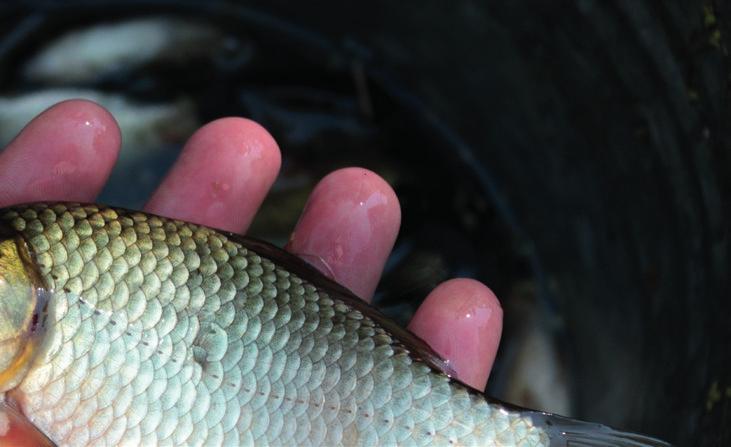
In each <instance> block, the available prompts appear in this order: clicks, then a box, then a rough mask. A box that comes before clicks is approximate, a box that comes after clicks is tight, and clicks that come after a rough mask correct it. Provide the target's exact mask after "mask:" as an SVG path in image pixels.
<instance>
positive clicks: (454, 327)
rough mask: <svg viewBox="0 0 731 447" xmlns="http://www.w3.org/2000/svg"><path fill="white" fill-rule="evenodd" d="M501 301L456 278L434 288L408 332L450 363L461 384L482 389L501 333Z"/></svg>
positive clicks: (476, 283)
mask: <svg viewBox="0 0 731 447" xmlns="http://www.w3.org/2000/svg"><path fill="white" fill-rule="evenodd" d="M502 320H503V311H502V307H501V306H500V301H499V300H498V299H497V297H496V296H495V294H494V293H493V292H492V290H490V289H489V288H488V287H487V286H485V285H484V284H482V283H481V282H479V281H476V280H473V279H467V278H458V279H452V280H449V281H446V282H444V283H442V284H440V285H439V286H438V287H437V288H435V289H434V290H433V291H432V292H431V293H430V294H429V295H428V296H427V297H426V299H425V300H424V302H423V303H422V305H421V306H420V307H419V309H418V310H417V312H416V314H415V315H414V318H413V319H412V320H411V323H410V324H409V329H410V330H411V331H412V332H414V333H415V334H416V335H418V336H419V337H421V338H422V339H424V341H426V342H427V343H428V344H429V345H430V346H431V347H432V348H433V349H434V350H435V351H436V352H437V353H439V354H440V355H442V356H443V357H444V358H445V359H446V360H449V362H450V365H451V366H452V368H453V369H454V371H455V372H456V373H457V376H458V377H459V379H460V380H462V381H463V382H465V383H466V384H468V385H471V386H472V387H474V388H476V389H479V390H482V389H484V388H485V385H486V383H487V378H488V377H489V375H490V369H491V368H492V364H493V362H494V360H495V355H496V354H497V349H498V346H499V344H500V335H501V333H502Z"/></svg>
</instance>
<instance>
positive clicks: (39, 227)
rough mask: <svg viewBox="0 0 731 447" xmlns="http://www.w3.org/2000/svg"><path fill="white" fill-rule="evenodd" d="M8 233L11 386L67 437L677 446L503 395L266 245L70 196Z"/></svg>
mask: <svg viewBox="0 0 731 447" xmlns="http://www.w3.org/2000/svg"><path fill="white" fill-rule="evenodd" d="M0 234H2V236H3V238H2V240H0V275H1V276H2V277H3V278H4V279H5V281H4V282H0V299H2V300H3V301H2V302H0V303H1V304H0V310H2V311H3V312H0V313H1V314H2V315H0V371H1V372H0V390H1V391H2V392H3V397H4V399H5V401H6V402H7V403H8V405H12V406H13V407H14V408H17V409H18V410H19V412H20V413H22V415H23V417H25V418H27V419H28V420H29V421H30V423H31V424H32V425H33V426H34V427H36V428H38V429H39V430H40V431H41V432H42V433H44V434H45V435H46V436H47V437H48V438H49V439H50V440H51V441H53V442H54V443H56V444H59V445H73V446H85V445H95V446H100V445H264V446H266V445H445V446H450V445H500V446H545V445H568V441H571V440H573V441H577V440H578V441H582V440H583V441H587V440H596V439H599V440H602V439H604V440H605V441H611V442H607V443H606V444H604V443H594V444H586V445H637V446H639V445H665V444H663V443H660V442H657V443H656V444H655V443H654V442H656V441H653V440H651V439H649V438H645V437H642V436H637V435H628V434H624V433H618V432H614V431H611V430H610V429H607V428H606V427H602V426H598V425H595V424H585V423H580V422H575V421H570V420H567V419H564V418H560V417H554V416H551V415H546V414H544V413H539V412H532V411H523V410H520V409H517V408H512V407H510V406H506V405H502V404H500V403H497V402H493V401H491V400H489V399H488V398H486V397H485V396H483V395H482V394H480V393H479V392H477V391H475V390H473V389H471V388H469V387H468V386H466V385H464V384H462V383H460V382H459V381H457V380H455V379H454V378H452V377H450V375H449V374H448V373H446V372H445V369H444V368H443V367H442V366H443V364H442V363H441V360H440V358H439V357H438V356H437V355H436V354H435V353H434V352H433V351H432V350H431V349H429V347H428V346H427V345H425V344H424V343H423V342H421V341H420V340H419V339H418V338H416V337H415V336H413V335H411V334H410V333H408V332H407V331H405V330H403V329H400V328H399V327H397V326H396V325H395V324H394V323H392V322H390V321H389V320H388V319H386V318H385V317H384V316H382V315H381V314H380V313H378V312H377V311H376V310H375V309H373V308H371V307H370V306H369V305H368V304H366V303H364V302H363V301H361V300H360V299H358V298H357V297H355V296H354V295H353V294H352V293H350V292H349V291H347V290H346V289H345V288H343V287H342V286H339V285H337V284H336V283H334V282H332V281H330V280H329V279H327V278H325V277H324V276H322V275H321V274H319V273H318V272H317V271H316V270H314V269H312V268H311V267H309V266H307V265H306V264H305V263H304V262H302V261H300V260H299V259H297V258H296V257H294V256H291V255H288V254H286V253H285V252H283V251H281V250H278V249H276V248H274V247H272V246H269V245H266V244H264V243H262V242H258V241H254V240H251V239H246V238H243V237H241V236H238V235H234V234H230V233H225V232H221V231H218V230H214V229H210V228H206V227H203V226H199V225H194V224H190V223H185V222H181V221H176V220H172V219H166V218H162V217H158V216H153V215H149V214H145V213H141V212H134V211H127V210H121V209H114V208H109V207H104V206H98V205H78V204H64V203H56V204H33V205H28V206H19V207H14V208H8V209H5V210H2V211H0ZM25 282H27V283H29V284H32V287H30V288H29V289H28V290H25V289H24V288H23V287H22V286H23V284H24V283H25ZM3 284H6V285H7V286H3ZM6 295H7V296H9V297H10V299H6V298H5V296H6ZM25 302H27V303H28V304H27V305H26V306H25V307H23V304H22V303H25ZM6 303H8V304H6ZM19 303H20V304H19ZM5 308H8V309H5ZM24 309H25V310H24ZM15 333H17V334H20V335H18V336H17V337H14V336H13V334H15ZM18 340H22V341H23V343H19V342H18ZM1 426H2V424H0V429H1ZM618 436H619V437H618ZM625 442H627V443H625ZM576 445H582V444H576Z"/></svg>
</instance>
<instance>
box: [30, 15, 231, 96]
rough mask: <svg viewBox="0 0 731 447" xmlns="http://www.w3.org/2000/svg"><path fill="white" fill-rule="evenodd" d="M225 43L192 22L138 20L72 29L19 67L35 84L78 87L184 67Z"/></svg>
mask: <svg viewBox="0 0 731 447" xmlns="http://www.w3.org/2000/svg"><path fill="white" fill-rule="evenodd" d="M225 43H226V38H225V37H224V36H223V35H221V33H220V32H219V31H218V30H216V29H215V28H214V27H212V26H210V25H207V24H205V23H199V22H197V21H195V20H186V19H180V18H170V17H155V16H151V17H143V18H136V19H132V20H123V21H116V22H109V23H99V24H94V25H91V26H87V27H82V28H79V29H72V30H69V31H67V32H65V33H64V34H62V35H61V36H60V37H57V38H55V39H53V40H51V41H50V43H48V44H47V45H45V46H44V47H43V48H42V49H41V50H40V51H39V52H38V53H37V54H34V55H33V56H32V57H31V58H30V60H29V61H28V62H26V63H25V65H24V66H23V69H22V72H23V75H24V78H25V79H27V80H29V81H32V82H36V83H53V84H56V85H59V84H62V85H78V84H81V83H92V82H95V81H99V80H100V79H104V78H105V77H108V76H111V75H114V74H115V73H120V72H122V73H124V72H129V71H133V70H137V69H139V68H142V67H145V66H147V65H150V64H153V63H157V64H162V63H173V62H180V63H185V62H189V61H191V60H194V59H195V58H197V57H201V56H204V55H208V54H210V53H211V52H212V49H214V48H218V47H220V46H222V45H224V44H225Z"/></svg>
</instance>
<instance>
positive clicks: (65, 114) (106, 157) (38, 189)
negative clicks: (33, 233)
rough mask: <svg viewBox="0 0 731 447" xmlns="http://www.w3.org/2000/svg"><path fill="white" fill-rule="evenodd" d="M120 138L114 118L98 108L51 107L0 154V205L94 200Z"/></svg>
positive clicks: (82, 104)
mask: <svg viewBox="0 0 731 447" xmlns="http://www.w3.org/2000/svg"><path fill="white" fill-rule="evenodd" d="M120 142H121V136H120V132H119V127H118V126H117V123H116V121H115V120H114V118H113V117H112V115H110V114H109V112H107V111H106V110H105V109H104V108H102V107H101V106H99V105H97V104H95V103H93V102H91V101H86V100H69V101H64V102H61V103H59V104H56V105H54V106H52V107H50V108H49V109H47V110H46V111H44V112H43V113H41V114H40V115H38V116H37V117H36V118H35V119H33V120H32V121H31V122H30V123H28V125H27V126H26V127H25V128H24V129H23V130H22V131H21V132H20V134H18V136H17V137H16V138H15V139H14V140H13V141H12V142H11V143H10V144H9V145H8V147H7V148H6V149H5V151H4V152H3V153H2V154H1V155H0V205H1V206H5V205H9V204H13V203H22V202H35V201H53V200H69V201H80V202H90V201H93V200H94V198H95V197H96V196H97V195H98V194H99V192H100V191H101V189H102V187H103V186H104V183H105V182H106V180H107V178H108V177H109V173H110V172H111V170H112V167H113V166H114V163H115V161H116V160H117V155H118V153H119V146H120Z"/></svg>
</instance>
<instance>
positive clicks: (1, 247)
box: [0, 238, 45, 391]
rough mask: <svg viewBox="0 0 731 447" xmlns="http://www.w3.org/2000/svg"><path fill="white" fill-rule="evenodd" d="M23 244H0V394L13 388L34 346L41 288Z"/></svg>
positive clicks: (14, 240) (8, 241)
mask: <svg viewBox="0 0 731 447" xmlns="http://www.w3.org/2000/svg"><path fill="white" fill-rule="evenodd" d="M37 278H38V275H37V274H36V272H35V270H34V268H33V267H32V263H31V262H30V257H29V255H28V249H27V247H26V246H25V242H24V241H23V240H22V239H20V238H9V239H3V240H1V241H0V391H7V390H8V389H10V388H13V387H15V386H16V385H17V384H18V383H19V382H20V381H21V380H22V378H23V376H24V375H25V373H26V372H27V370H28V368H29V367H30V363H31V360H32V358H33V353H34V351H35V349H34V348H35V346H36V345H37V339H38V337H37V334H38V329H39V328H38V323H39V322H38V319H39V316H40V312H39V311H40V309H41V307H42V305H44V304H45V303H41V301H42V300H41V299H40V297H41V296H42V293H41V291H42V288H40V287H38V286H39V282H38V280H37Z"/></svg>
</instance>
